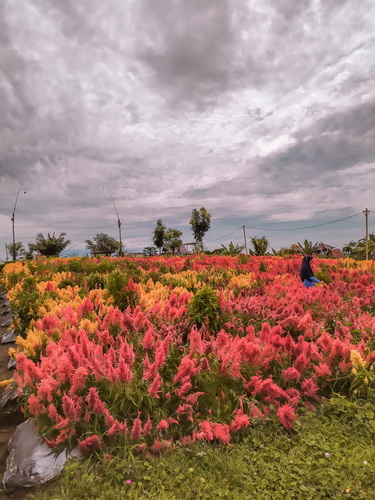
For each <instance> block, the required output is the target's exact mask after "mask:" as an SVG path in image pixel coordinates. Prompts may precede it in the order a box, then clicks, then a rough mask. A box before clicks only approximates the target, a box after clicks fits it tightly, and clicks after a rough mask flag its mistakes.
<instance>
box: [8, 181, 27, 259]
mask: <svg viewBox="0 0 375 500" xmlns="http://www.w3.org/2000/svg"><path fill="white" fill-rule="evenodd" d="M22 188H23V186H22V184H21V185H20V187H19V189H18V193H17V196H16V201H15V203H14V208H13V213H12V217H11V221H12V233H13V248H12V254H13V260H16V257H17V252H16V235H15V231H14V216H15V214H16V207H17V201H18V197H19V195H20V191H21V189H22ZM24 193H25V194H26V191H24Z"/></svg>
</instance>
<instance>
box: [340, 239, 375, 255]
mask: <svg viewBox="0 0 375 500" xmlns="http://www.w3.org/2000/svg"><path fill="white" fill-rule="evenodd" d="M342 251H343V252H344V254H345V255H347V256H348V257H351V258H353V259H358V260H364V259H365V258H366V238H361V239H360V240H358V241H350V242H349V243H348V244H347V245H345V246H344V247H343V249H342ZM368 258H369V259H375V234H374V233H370V234H369V237H368Z"/></svg>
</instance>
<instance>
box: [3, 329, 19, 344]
mask: <svg viewBox="0 0 375 500" xmlns="http://www.w3.org/2000/svg"><path fill="white" fill-rule="evenodd" d="M15 341H16V336H15V334H14V329H13V328H12V329H11V330H8V331H7V332H5V333H3V336H2V338H1V343H2V344H10V343H11V342H15Z"/></svg>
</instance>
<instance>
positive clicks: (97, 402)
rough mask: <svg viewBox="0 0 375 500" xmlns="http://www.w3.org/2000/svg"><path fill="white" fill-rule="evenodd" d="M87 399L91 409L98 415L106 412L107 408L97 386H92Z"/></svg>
mask: <svg viewBox="0 0 375 500" xmlns="http://www.w3.org/2000/svg"><path fill="white" fill-rule="evenodd" d="M86 401H87V405H88V407H89V409H90V410H93V412H94V413H95V414H96V415H101V414H105V413H106V408H105V406H104V403H103V401H101V399H100V398H99V394H98V389H97V388H96V387H90V389H89V393H88V395H87V397H86Z"/></svg>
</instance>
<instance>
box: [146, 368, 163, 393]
mask: <svg viewBox="0 0 375 500" xmlns="http://www.w3.org/2000/svg"><path fill="white" fill-rule="evenodd" d="M159 392H160V374H159V372H157V373H156V375H155V378H154V380H153V381H152V384H151V385H150V387H149V389H148V393H149V394H150V395H151V396H154V398H156V399H159V397H160V396H159V395H158V393H159Z"/></svg>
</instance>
